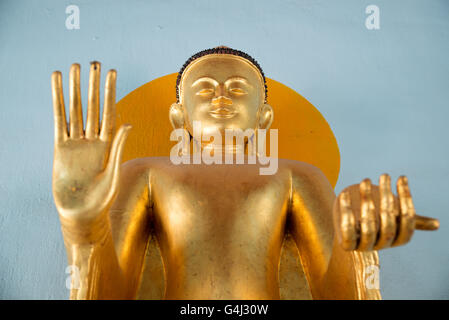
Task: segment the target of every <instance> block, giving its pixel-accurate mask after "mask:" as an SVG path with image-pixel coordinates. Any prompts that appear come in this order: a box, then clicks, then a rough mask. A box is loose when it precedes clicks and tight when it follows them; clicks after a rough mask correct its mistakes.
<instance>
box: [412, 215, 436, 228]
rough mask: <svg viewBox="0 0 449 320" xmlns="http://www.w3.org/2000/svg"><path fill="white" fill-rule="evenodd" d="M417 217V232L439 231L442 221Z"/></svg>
mask: <svg viewBox="0 0 449 320" xmlns="http://www.w3.org/2000/svg"><path fill="white" fill-rule="evenodd" d="M415 217H416V220H415V230H427V231H433V230H438V228H439V227H440V221H438V219H434V218H429V217H423V216H418V215H416V216H415Z"/></svg>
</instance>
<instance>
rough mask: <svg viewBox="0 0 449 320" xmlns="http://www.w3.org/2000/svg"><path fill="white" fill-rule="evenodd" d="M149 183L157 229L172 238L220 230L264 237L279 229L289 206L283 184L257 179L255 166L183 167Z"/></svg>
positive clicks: (283, 181)
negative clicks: (265, 234)
mask: <svg viewBox="0 0 449 320" xmlns="http://www.w3.org/2000/svg"><path fill="white" fill-rule="evenodd" d="M152 179H153V180H152V186H153V187H152V190H151V192H152V201H153V206H154V212H155V215H156V217H157V224H158V225H159V227H160V229H163V230H164V233H165V234H167V235H171V236H173V237H179V236H180V235H183V236H185V237H187V238H191V237H192V235H191V234H192V230H195V236H197V237H207V238H210V237H213V236H216V235H217V234H223V231H225V232H227V234H228V235H229V236H232V234H234V233H242V232H248V231H252V233H253V234H254V236H256V235H257V234H258V233H259V235H260V234H261V233H263V232H265V233H268V234H269V233H270V228H272V229H273V231H274V230H275V229H276V228H277V227H276V226H279V225H280V224H282V221H283V220H284V217H285V214H286V210H287V206H288V200H289V182H288V179H287V178H286V177H284V176H283V175H282V174H278V175H273V176H261V175H259V171H258V168H257V167H251V166H243V165H242V166H232V167H231V166H228V167H226V166H215V168H214V167H210V166H209V167H206V166H202V167H200V166H197V167H194V166H190V167H188V166H184V168H182V167H180V168H176V169H175V170H172V171H171V172H170V173H169V172H163V173H161V174H156V175H155V176H153V177H152ZM268 234H267V235H268ZM184 239H185V238H184Z"/></svg>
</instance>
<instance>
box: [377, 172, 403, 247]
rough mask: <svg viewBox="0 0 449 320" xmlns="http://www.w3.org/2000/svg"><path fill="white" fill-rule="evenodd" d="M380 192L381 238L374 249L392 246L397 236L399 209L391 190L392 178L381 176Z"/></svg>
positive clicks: (386, 175)
mask: <svg viewBox="0 0 449 320" xmlns="http://www.w3.org/2000/svg"><path fill="white" fill-rule="evenodd" d="M379 193H380V214H379V215H380V226H379V238H378V240H377V243H376V245H375V246H374V249H376V250H380V249H382V248H388V247H389V246H391V244H392V242H393V240H394V237H395V236H396V219H397V215H398V210H397V208H396V206H395V202H394V195H393V192H392V191H391V178H390V176H389V175H388V174H383V175H381V176H380V178H379Z"/></svg>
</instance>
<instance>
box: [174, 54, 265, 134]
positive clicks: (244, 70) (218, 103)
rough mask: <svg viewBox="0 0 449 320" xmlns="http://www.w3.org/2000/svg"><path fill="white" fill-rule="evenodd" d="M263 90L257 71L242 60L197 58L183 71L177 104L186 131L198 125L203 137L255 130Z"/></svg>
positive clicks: (263, 97) (224, 56) (220, 57)
mask: <svg viewBox="0 0 449 320" xmlns="http://www.w3.org/2000/svg"><path fill="white" fill-rule="evenodd" d="M264 99H265V87H264V82H263V78H262V76H261V74H260V72H259V71H258V69H257V68H256V67H254V66H253V65H252V64H251V63H250V62H248V61H246V60H245V59H243V58H241V57H238V56H233V55H227V54H214V55H209V56H205V57H202V58H199V59H198V60H195V61H194V62H192V64H191V65H190V66H189V67H188V68H187V69H186V70H185V71H184V73H183V77H182V79H181V83H180V104H181V105H182V108H183V113H184V118H185V119H184V120H185V125H186V127H187V130H188V131H189V132H190V133H192V130H193V129H192V128H193V121H201V126H202V133H206V134H207V133H208V132H212V131H215V130H218V131H219V132H220V133H221V134H224V130H225V129H242V130H246V129H256V128H257V123H258V112H259V109H260V107H261V106H263V105H264Z"/></svg>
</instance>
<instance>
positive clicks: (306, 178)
mask: <svg viewBox="0 0 449 320" xmlns="http://www.w3.org/2000/svg"><path fill="white" fill-rule="evenodd" d="M279 167H280V168H282V169H283V170H285V171H287V172H288V173H289V175H290V176H291V178H292V179H293V180H294V181H296V182H297V183H301V184H303V183H306V184H313V185H315V184H323V183H324V184H329V181H328V180H327V178H326V176H325V175H324V173H323V172H322V171H321V169H320V168H318V167H316V166H314V165H313V164H310V163H307V162H303V161H297V160H288V159H279Z"/></svg>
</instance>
